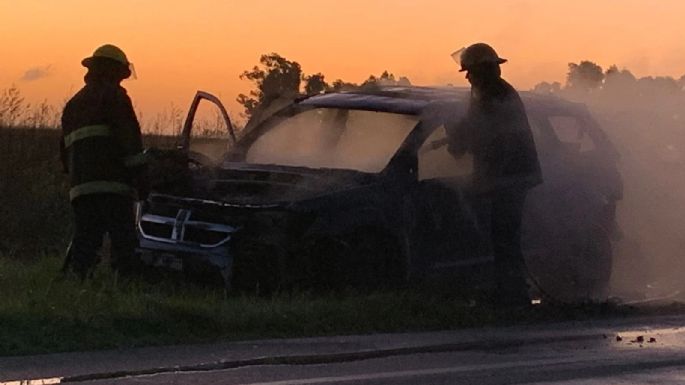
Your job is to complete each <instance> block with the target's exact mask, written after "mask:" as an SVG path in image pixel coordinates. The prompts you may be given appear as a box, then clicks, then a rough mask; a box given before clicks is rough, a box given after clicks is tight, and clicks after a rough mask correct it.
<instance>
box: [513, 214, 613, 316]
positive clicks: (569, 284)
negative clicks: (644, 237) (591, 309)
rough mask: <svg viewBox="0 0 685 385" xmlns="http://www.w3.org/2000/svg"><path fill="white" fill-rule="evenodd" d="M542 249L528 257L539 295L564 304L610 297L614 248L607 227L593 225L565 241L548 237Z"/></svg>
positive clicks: (602, 299)
mask: <svg viewBox="0 0 685 385" xmlns="http://www.w3.org/2000/svg"><path fill="white" fill-rule="evenodd" d="M541 251H542V252H541V253H540V254H537V255H528V256H526V263H527V265H528V270H529V271H528V272H529V274H530V278H531V280H532V281H533V282H534V286H537V287H534V289H537V290H538V291H540V293H538V294H540V295H541V296H543V297H545V296H546V297H548V300H550V301H555V302H564V303H578V302H588V301H605V300H606V299H607V297H608V294H609V281H610V279H611V270H612V260H613V255H612V254H613V250H612V245H611V236H610V234H609V231H608V230H606V228H605V227H603V226H601V225H598V224H593V225H590V226H587V227H586V228H584V229H582V230H581V231H580V232H578V233H577V234H575V235H571V236H568V237H565V238H564V239H563V240H560V241H559V240H557V241H555V240H553V239H549V240H548V243H547V244H546V246H544V247H543V248H542V250H541Z"/></svg>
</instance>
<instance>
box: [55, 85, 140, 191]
mask: <svg viewBox="0 0 685 385" xmlns="http://www.w3.org/2000/svg"><path fill="white" fill-rule="evenodd" d="M62 130H63V140H62V143H61V150H62V161H63V164H64V168H65V170H67V171H68V172H69V179H70V185H71V189H70V191H69V197H70V199H72V200H73V199H76V198H77V197H79V196H83V195H89V194H102V193H113V194H120V195H126V196H131V197H134V198H135V197H136V186H135V181H136V179H137V176H138V175H137V174H138V173H139V172H140V169H141V166H143V165H144V164H145V160H146V159H145V156H144V154H143V152H142V151H143V148H142V138H141V134H140V125H139V124H138V119H137V118H136V116H135V112H134V110H133V105H132V103H131V100H130V98H129V97H128V95H127V94H126V91H125V90H124V89H123V88H122V87H120V86H119V85H117V84H111V83H107V82H105V81H90V82H88V81H87V83H86V86H85V87H83V88H82V89H81V90H80V91H79V92H78V93H77V94H76V95H74V97H72V98H71V100H69V102H68V103H67V105H66V106H65V108H64V112H63V114H62Z"/></svg>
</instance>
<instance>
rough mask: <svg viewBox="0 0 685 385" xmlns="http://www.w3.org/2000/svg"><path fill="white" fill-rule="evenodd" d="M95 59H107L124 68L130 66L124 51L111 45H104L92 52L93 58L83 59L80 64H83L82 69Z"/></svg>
mask: <svg viewBox="0 0 685 385" xmlns="http://www.w3.org/2000/svg"><path fill="white" fill-rule="evenodd" d="M95 58H107V59H111V60H114V61H116V62H119V63H121V64H123V65H125V66H129V65H131V62H129V61H128V58H127V57H126V54H125V53H124V51H122V50H121V48H119V47H117V46H115V45H112V44H105V45H103V46H101V47H98V49H96V50H95V52H93V56H91V57H87V58H85V59H83V60H82V61H81V64H83V66H84V67H88V66H90V64H91V63H92V62H93V59H95Z"/></svg>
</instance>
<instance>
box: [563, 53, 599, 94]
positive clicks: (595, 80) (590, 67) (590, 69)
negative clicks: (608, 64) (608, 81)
mask: <svg viewBox="0 0 685 385" xmlns="http://www.w3.org/2000/svg"><path fill="white" fill-rule="evenodd" d="M603 80H604V72H603V71H602V67H600V66H598V65H597V64H595V63H593V62H591V61H587V60H583V61H581V62H580V64H576V63H569V64H568V74H567V75H566V87H567V88H570V89H575V90H579V91H585V92H589V91H592V90H596V89H598V88H600V87H601V86H602V81H603Z"/></svg>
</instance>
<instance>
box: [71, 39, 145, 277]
mask: <svg viewBox="0 0 685 385" xmlns="http://www.w3.org/2000/svg"><path fill="white" fill-rule="evenodd" d="M81 64H82V65H83V66H84V67H86V68H87V69H88V71H87V74H86V76H85V78H84V80H85V86H84V87H83V88H82V89H81V90H80V91H78V92H77V93H76V95H74V96H73V97H72V98H71V99H70V100H69V102H67V104H66V106H65V107H64V111H63V114H62V130H63V131H62V134H63V136H62V142H61V157H62V163H63V166H64V169H65V171H66V172H68V174H69V180H70V186H71V188H70V190H69V199H70V201H71V206H72V208H73V212H74V236H73V239H72V242H71V245H70V246H69V250H68V251H67V258H66V260H65V264H64V268H63V270H64V271H65V272H66V271H73V272H74V273H76V275H78V276H79V278H80V279H81V280H83V279H85V278H86V277H87V276H88V275H89V274H90V273H91V272H92V270H93V269H94V267H95V265H96V263H97V251H98V249H99V248H100V246H101V244H102V239H103V236H104V234H105V233H108V234H109V237H110V239H111V263H112V268H113V269H114V271H116V272H118V273H120V274H126V273H133V272H135V271H136V270H137V269H138V264H139V263H138V259H137V258H136V257H135V255H134V253H135V248H136V246H137V242H138V238H137V234H136V231H135V213H134V203H135V200H136V199H139V198H145V195H146V194H147V191H146V190H147V188H146V186H145V184H144V182H145V177H144V174H145V167H146V166H145V163H146V157H145V154H144V153H143V147H142V138H141V134H140V125H139V124H138V119H137V118H136V114H135V112H134V110H133V106H132V104H131V99H130V98H129V96H128V95H127V93H126V90H125V89H124V88H123V87H121V85H120V83H121V81H123V80H124V79H127V78H129V77H130V76H131V74H132V72H131V71H132V70H131V68H132V67H131V63H130V62H129V60H128V58H127V57H126V54H125V53H124V52H123V51H122V50H121V49H119V48H118V47H116V46H114V45H110V44H107V45H103V46H101V47H99V48H97V49H96V50H95V52H94V53H93V55H92V56H90V57H87V58H85V59H83V61H82V62H81Z"/></svg>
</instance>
